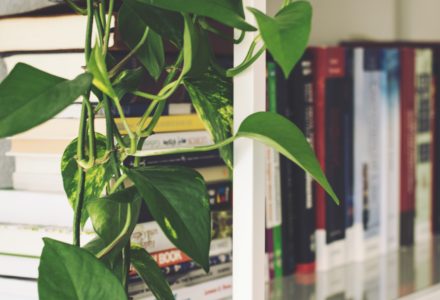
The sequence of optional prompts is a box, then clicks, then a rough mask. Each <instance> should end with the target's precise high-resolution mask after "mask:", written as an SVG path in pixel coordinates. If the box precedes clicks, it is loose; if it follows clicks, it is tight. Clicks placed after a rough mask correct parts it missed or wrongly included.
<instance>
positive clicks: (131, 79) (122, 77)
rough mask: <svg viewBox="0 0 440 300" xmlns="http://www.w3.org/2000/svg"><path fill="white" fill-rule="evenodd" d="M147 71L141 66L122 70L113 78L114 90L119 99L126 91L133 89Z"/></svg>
mask: <svg viewBox="0 0 440 300" xmlns="http://www.w3.org/2000/svg"><path fill="white" fill-rule="evenodd" d="M146 75H147V73H146V72H145V71H144V69H143V68H142V67H139V68H136V69H128V70H124V71H122V72H121V73H119V75H118V76H117V77H116V78H115V80H113V86H114V90H115V92H116V95H118V98H119V99H122V97H123V96H124V95H125V94H126V93H127V92H132V91H135V90H136V89H137V88H138V87H139V85H140V83H141V81H142V79H144V78H145V77H146Z"/></svg>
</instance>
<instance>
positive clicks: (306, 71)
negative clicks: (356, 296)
mask: <svg viewBox="0 0 440 300" xmlns="http://www.w3.org/2000/svg"><path fill="white" fill-rule="evenodd" d="M312 56H313V55H312V53H311V52H306V53H305V54H304V56H303V57H302V59H301V60H300V62H299V63H298V64H297V66H296V68H295V70H294V72H293V75H292V76H291V78H290V79H289V97H288V98H289V100H290V102H291V104H292V115H291V117H290V119H291V121H292V122H293V123H295V124H296V125H297V126H298V127H299V129H300V130H301V131H302V132H303V133H304V135H305V137H306V138H307V140H308V141H309V143H310V144H311V145H313V140H314V131H315V129H314V109H313V108H314V93H313V90H314V89H313V66H312V63H313V57H312ZM289 168H290V169H291V176H292V178H291V181H292V182H293V184H294V185H293V199H292V200H293V211H292V212H291V214H292V215H293V219H294V220H293V225H294V227H293V228H294V249H295V251H294V253H295V255H296V264H297V266H296V270H297V271H298V272H299V273H307V272H310V271H313V270H314V268H315V229H316V227H315V224H316V222H315V215H316V212H315V202H314V195H313V190H314V189H313V181H312V178H311V177H310V176H309V175H308V174H306V173H305V172H304V171H303V170H302V169H301V168H300V167H298V166H297V165H296V164H293V163H289ZM292 200H291V201H292Z"/></svg>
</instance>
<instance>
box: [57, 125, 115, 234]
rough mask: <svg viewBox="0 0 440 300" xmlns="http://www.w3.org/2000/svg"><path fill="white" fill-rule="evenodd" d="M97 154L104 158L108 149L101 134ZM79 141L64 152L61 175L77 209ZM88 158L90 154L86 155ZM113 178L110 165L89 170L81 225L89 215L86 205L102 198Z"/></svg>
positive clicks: (74, 141)
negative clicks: (77, 152) (77, 156)
mask: <svg viewBox="0 0 440 300" xmlns="http://www.w3.org/2000/svg"><path fill="white" fill-rule="evenodd" d="M95 141H96V154H97V156H98V157H102V156H103V155H104V153H105V149H106V138H105V136H103V135H101V134H96V138H95ZM77 144H78V141H77V139H74V140H73V141H72V142H71V143H70V144H69V145H68V146H67V148H66V150H64V153H63V157H62V160H61V175H62V176H63V185H64V191H65V192H66V194H67V198H68V199H69V203H70V205H71V206H72V208H75V207H76V202H77V198H78V192H77V187H78V180H79V176H80V175H79V172H80V171H79V170H78V164H77V162H76V151H77V150H76V148H77ZM86 154H87V156H88V153H86ZM111 177H112V172H111V168H110V167H109V166H108V164H101V165H96V166H94V167H93V168H90V169H89V170H87V173H86V181H85V190H84V206H83V209H82V216H81V224H82V225H84V223H85V222H86V221H87V218H88V214H87V210H86V205H87V203H88V202H89V201H91V200H94V199H96V198H98V197H99V196H101V194H102V192H103V190H104V187H105V186H106V184H107V182H108V181H109V180H110V178H111Z"/></svg>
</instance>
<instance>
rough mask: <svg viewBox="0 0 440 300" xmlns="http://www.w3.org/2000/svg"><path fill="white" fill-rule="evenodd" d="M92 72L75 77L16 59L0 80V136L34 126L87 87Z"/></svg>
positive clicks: (59, 109)
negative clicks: (57, 73) (19, 61)
mask: <svg viewBox="0 0 440 300" xmlns="http://www.w3.org/2000/svg"><path fill="white" fill-rule="evenodd" d="M91 81H92V76H91V75H90V74H82V75H79V76H78V77H76V78H75V79H74V80H66V79H63V78H60V77H57V76H53V75H51V74H48V73H46V72H43V71H41V70H38V69H36V68H34V67H31V66H29V65H26V64H22V63H18V64H17V65H16V66H15V67H14V69H13V70H12V71H11V73H10V74H9V75H8V76H7V77H6V78H5V79H4V80H3V82H1V83H0V138H2V137H7V136H12V135H14V134H17V133H20V132H23V131H26V130H28V129H31V128H32V127H35V126H37V125H39V124H41V123H43V122H45V121H47V120H49V119H50V118H52V117H54V116H55V115H56V114H58V113H59V112H61V111H62V110H63V109H64V108H66V107H67V106H68V105H70V104H71V103H73V101H75V100H76V99H77V98H78V97H80V96H81V95H84V94H86V93H87V92H88V91H89V90H90V86H91Z"/></svg>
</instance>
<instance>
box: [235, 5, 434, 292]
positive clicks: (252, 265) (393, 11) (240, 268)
mask: <svg viewBox="0 0 440 300" xmlns="http://www.w3.org/2000/svg"><path fill="white" fill-rule="evenodd" d="M243 2H244V6H245V7H246V6H254V7H257V8H258V9H260V10H262V11H267V12H268V13H269V14H272V15H273V14H274V12H276V11H277V9H278V7H279V6H280V5H281V3H282V0H270V1H266V0H244V1H243ZM310 2H311V3H312V5H313V7H314V21H313V25H312V34H311V40H310V43H311V44H312V45H316V44H318V45H322V44H337V43H338V42H339V41H341V40H344V39H350V38H369V39H376V40H396V39H402V40H414V41H435V40H440V32H439V31H438V30H437V28H438V26H436V25H440V19H439V18H438V17H437V16H435V15H433V12H438V11H440V2H438V1H435V0H426V1H424V2H423V5H420V2H419V1H414V0H389V1H382V0H373V1H362V0H336V1H322V0H311V1H310ZM373 14H374V22H372V15H373ZM249 20H253V18H249ZM248 38H249V39H247V40H246V42H245V43H243V44H242V45H239V46H235V47H234V64H238V63H239V62H240V59H241V57H242V56H243V55H244V53H245V51H246V49H247V46H248V44H249V43H250V42H249V41H250V39H251V38H253V37H251V36H249V37H248ZM234 86H235V87H236V88H235V89H234V117H235V126H237V124H239V122H240V121H241V120H242V119H243V118H244V117H245V116H247V115H249V114H251V113H253V112H256V111H259V110H264V101H265V100H264V97H259V95H265V62H264V60H263V59H261V58H260V59H259V60H258V61H257V63H256V64H255V65H254V66H253V67H252V68H251V69H249V70H248V71H247V72H245V73H243V74H242V75H241V76H238V77H237V78H236V79H235V81H234ZM237 87H240V88H237ZM261 151H262V148H261V146H259V145H257V144H255V143H254V142H251V141H246V142H245V141H239V142H236V143H235V145H234V157H235V166H234V168H235V169H234V199H237V200H236V201H235V202H234V231H233V235H234V241H235V242H234V248H233V252H234V268H233V274H234V277H233V298H234V299H254V300H260V299H264V298H266V299H271V300H273V299H298V300H302V299H309V298H306V297H304V296H303V295H299V294H297V295H293V297H292V296H291V295H290V294H288V291H289V290H291V289H293V290H299V289H300V288H299V287H298V286H297V285H295V284H294V282H295V280H294V279H295V278H291V277H288V278H284V279H283V280H281V283H280V282H272V283H271V284H270V285H268V286H265V284H264V271H263V268H264V264H263V263H262V262H263V261H264V238H263V234H262V232H263V230H264V199H263V196H262V195H264V184H263V182H264V175H263V173H264V172H262V170H263V161H262V160H261V159H260V160H258V159H257V157H258V155H261V153H262V152H261ZM260 157H263V156H260ZM435 244H436V245H437V246H438V245H439V241H438V240H437V241H435ZM401 253H402V251H401V252H400V253H399V254H394V255H405V253H403V254H401ZM390 255H391V254H390ZM390 255H388V256H387V257H385V258H383V257H382V258H381V259H392V258H390V257H389V256H390ZM436 255H437V254H436ZM391 256H392V255H391ZM435 257H436V256H433V257H432V259H433V261H432V262H431V263H432V264H435V263H436V262H437V265H438V257H437V258H436V260H434V258H435ZM367 263H368V262H367ZM437 265H436V266H435V267H436V268H439V267H440V266H437ZM353 267H354V266H352V265H348V266H345V267H343V268H340V269H339V270H330V271H328V272H327V273H324V274H316V276H317V277H319V276H321V279H322V277H323V276H324V277H326V276H330V274H332V272H334V271H335V272H339V273H342V275H345V277H347V276H348V278H350V272H351V271H352V268H353ZM437 272H438V271H437ZM412 275H414V276H415V274H412ZM377 276H379V277H380V276H382V277H381V278H382V279H383V276H386V274H383V273H381V272H378V273H377ZM343 277H344V276H343ZM345 277H344V278H345ZM318 282H319V281H318ZM274 287H275V290H274V292H273V293H272V290H273V289H274ZM313 288H318V289H319V288H321V287H320V286H319V285H313ZM277 291H278V293H277ZM280 294H281V296H280ZM263 295H266V297H264V296H263ZM286 295H287V296H286ZM396 297H397V298H399V299H402V300H413V299H420V300H434V299H439V298H440V280H436V281H434V282H432V283H430V284H429V285H427V286H425V287H423V288H420V289H415V290H412V291H411V292H410V293H408V294H405V293H402V294H400V293H399V294H398V295H396ZM396 297H393V298H390V297H387V295H385V296H384V297H383V298H380V299H388V298H390V299H396ZM317 299H321V298H319V297H318V298H317ZM322 299H327V298H326V297H324V298H322ZM332 299H333V298H332ZM337 299H344V297H340V298H337ZM371 299H379V298H371Z"/></svg>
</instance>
